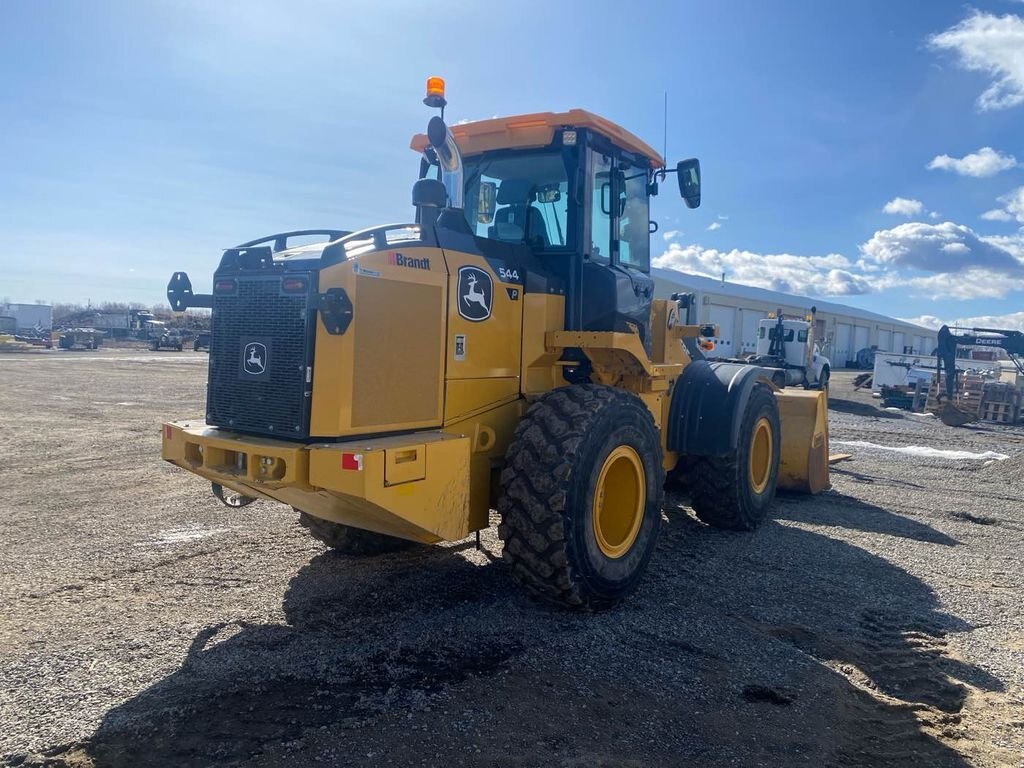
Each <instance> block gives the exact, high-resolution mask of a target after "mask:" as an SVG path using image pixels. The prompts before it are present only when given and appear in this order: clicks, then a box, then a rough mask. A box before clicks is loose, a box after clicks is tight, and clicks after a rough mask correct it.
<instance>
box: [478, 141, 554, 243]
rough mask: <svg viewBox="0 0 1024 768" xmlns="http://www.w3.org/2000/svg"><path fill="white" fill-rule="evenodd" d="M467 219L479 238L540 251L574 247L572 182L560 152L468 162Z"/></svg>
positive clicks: (497, 155) (499, 155) (507, 154)
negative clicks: (570, 204)
mask: <svg viewBox="0 0 1024 768" xmlns="http://www.w3.org/2000/svg"><path fill="white" fill-rule="evenodd" d="M463 165H464V174H465V176H464V178H465V180H466V181H465V185H466V186H465V190H466V191H465V204H464V205H465V211H466V220H467V221H468V222H469V226H470V228H471V229H472V230H473V232H474V233H475V234H476V236H477V237H484V238H487V239H489V240H498V241H501V242H505V243H524V244H526V245H529V246H530V247H531V248H533V249H534V250H535V251H550V250H564V249H565V248H567V247H569V245H570V243H569V227H568V217H569V181H568V176H567V174H566V170H565V162H564V161H563V159H562V155H561V153H560V152H522V151H516V152H499V153H493V154H484V155H478V156H475V157H469V158H466V159H465V160H464V163H463Z"/></svg>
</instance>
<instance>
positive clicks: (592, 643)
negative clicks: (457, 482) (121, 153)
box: [0, 350, 1024, 767]
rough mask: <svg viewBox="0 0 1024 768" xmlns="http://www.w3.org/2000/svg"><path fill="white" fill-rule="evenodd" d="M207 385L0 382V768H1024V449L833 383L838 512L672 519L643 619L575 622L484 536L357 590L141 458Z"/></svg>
mask: <svg viewBox="0 0 1024 768" xmlns="http://www.w3.org/2000/svg"><path fill="white" fill-rule="evenodd" d="M205 360H206V358H205V356H204V355H202V354H193V353H189V352H185V353H173V352H168V353H164V352H161V353H150V352H138V351H133V352H127V351H115V350H103V351H99V352H88V353H86V352H82V353H67V352H65V353H56V352H55V353H53V354H37V355H24V356H15V355H7V356H3V357H0V381H2V382H3V386H2V388H0V455H2V456H3V457H4V461H3V462H2V464H0V485H2V487H3V488H4V494H3V500H2V502H0V505H2V509H0V513H2V515H0V520H2V521H3V522H2V531H3V534H2V536H0V575H2V578H0V600H2V605H3V611H2V614H0V661H2V664H0V755H2V756H3V757H0V762H4V763H6V764H9V765H53V766H62V765H67V766H145V765H186V764H187V765H205V764H210V763H218V764H225V765H231V764H235V763H246V764H249V765H254V766H264V765H266V766H271V765H296V766H298V765H303V766H305V765H309V764H311V763H323V764H339V765H360V766H364V765H365V766H380V765H428V766H433V765H446V766H648V765H651V766H833V765H835V766H929V767H932V766H1021V765H1024V758H1022V757H1021V755H1024V607H1022V600H1021V598H1022V594H1024V569H1022V567H1021V564H1022V562H1024V550H1022V545H1024V430H1022V429H1016V430H1015V429H1010V428H1002V429H1000V428H993V427H989V426H987V425H986V426H985V427H981V426H978V427H975V428H968V429H961V430H951V429H950V428H947V427H944V426H943V425H942V424H940V423H937V422H936V421H935V420H934V419H929V418H925V417H920V416H902V415H900V414H893V413H887V412H884V411H879V410H878V409H877V406H876V405H875V403H874V401H872V400H871V399H870V397H869V396H867V395H865V394H863V393H853V392H852V391H851V389H850V386H849V381H850V378H851V377H850V376H849V375H847V374H844V373H842V374H837V375H836V376H835V379H834V385H835V386H834V389H833V403H832V413H831V429H832V438H833V440H834V444H833V451H834V452H836V451H843V452H849V453H851V454H853V458H852V459H851V460H850V461H847V462H844V463H842V464H839V465H837V466H836V467H834V470H833V484H834V490H833V491H831V492H829V493H826V494H824V495H822V496H819V497H815V498H807V497H798V496H788V497H782V498H780V499H779V500H778V502H777V504H776V508H775V514H774V519H773V520H772V521H770V522H769V523H768V524H767V525H766V526H765V527H764V528H763V529H761V530H760V531H758V532H757V533H755V534H732V533H725V532H722V531H717V530H714V529H710V528H707V527H704V526H702V525H701V524H699V523H698V522H697V521H696V520H695V519H694V518H693V517H692V516H691V515H690V514H689V513H688V511H687V509H686V507H685V499H681V498H670V499H669V504H668V505H667V508H666V512H665V515H666V521H665V525H664V528H663V532H662V538H661V542H660V544H659V547H658V551H657V553H656V555H655V559H654V561H653V563H652V567H651V569H650V571H649V575H648V576H647V578H646V579H645V581H644V583H643V585H642V587H641V589H640V591H639V592H638V594H636V595H635V596H634V598H633V599H631V600H630V601H629V602H627V603H626V604H625V605H624V606H623V607H622V608H620V609H619V610H616V611H613V612H610V613H606V614H599V615H575V614H570V613H564V612H560V611H557V610H551V609H548V608H545V607H542V606H539V605H538V604H536V603H534V602H532V601H531V600H529V599H528V598H526V597H524V596H523V595H522V594H521V593H520V591H519V590H518V589H517V588H516V587H515V586H514V585H513V584H512V582H511V580H510V577H509V574H508V573H507V572H506V569H505V567H504V566H503V565H502V564H501V563H500V561H499V560H498V559H496V558H498V556H499V553H500V544H499V542H498V540H497V536H496V531H495V528H494V527H493V526H492V528H491V529H490V530H489V531H487V532H485V534H484V536H483V545H484V549H483V551H477V550H476V549H475V547H474V546H473V544H472V542H464V543H460V544H454V545H449V546H443V547H433V548H420V549H414V550H412V551H407V552H404V553H401V554H396V555H390V556H386V557H383V558H379V559H375V560H349V559H345V558H341V557H338V556H335V555H332V554H331V553H329V552H327V551H325V549H324V548H323V547H322V546H321V545H320V544H318V543H317V542H315V541H314V540H312V539H310V538H309V537H308V536H307V535H305V533H304V532H303V530H302V529H301V528H300V527H299V526H298V524H297V522H296V518H295V516H294V515H293V513H292V512H291V510H289V509H287V508H285V507H282V506H277V505H272V504H269V503H266V502H260V503H258V504H254V505H252V506H250V507H247V508H245V509H242V510H234V511H232V510H228V509H226V508H224V507H222V506H221V505H220V504H219V503H218V502H217V501H216V500H215V499H214V498H213V497H212V496H211V495H210V493H209V490H208V487H207V486H206V485H204V483H203V482H202V481H200V480H199V479H198V478H196V477H195V476H192V475H190V474H188V473H186V472H183V471H179V470H177V469H175V468H173V467H171V466H170V465H167V464H165V463H163V462H161V461H160V459H159V434H158V429H159V424H160V422H161V421H162V420H165V419H169V418H181V417H186V416H190V415H195V414H199V413H201V412H202V401H203V398H204V394H205V393H204V384H205V372H206V366H205ZM876 446H883V448H879V447H876ZM905 446H925V447H932V448H938V449H942V450H963V451H969V452H973V453H984V452H988V451H992V452H996V453H999V454H1003V455H1007V456H1010V457H1011V458H1010V459H1008V460H1005V461H996V462H991V461H990V462H986V461H985V460H981V459H950V458H944V457H940V458H936V457H929V456H921V455H917V454H916V453H915V452H898V451H892V450H887V449H886V448H893V447H905Z"/></svg>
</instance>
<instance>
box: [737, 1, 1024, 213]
mask: <svg viewBox="0 0 1024 768" xmlns="http://www.w3.org/2000/svg"><path fill="white" fill-rule="evenodd" d="M1021 2H1024V0H1021ZM718 218H719V219H721V220H722V221H728V220H729V217H728V216H723V215H722V214H718Z"/></svg>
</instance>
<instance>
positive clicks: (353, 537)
mask: <svg viewBox="0 0 1024 768" xmlns="http://www.w3.org/2000/svg"><path fill="white" fill-rule="evenodd" d="M296 512H299V510H296ZM299 524H300V525H301V526H302V527H303V528H305V529H306V530H307V531H309V533H310V535H312V536H313V538H314V539H317V540H318V541H321V542H323V543H324V544H326V545H327V546H328V547H330V548H331V549H333V550H334V551H335V552H338V553H339V554H342V555H351V556H353V557H372V556H373V555H384V554H387V553H388V552H397V551H398V550H400V549H406V548H408V547H411V546H413V545H414V544H415V543H416V542H414V541H408V540H406V539H399V538H396V537H395V536H386V535H384V534H383V533H374V532H373V531H365V530H363V529H362V528H353V527H352V526H351V525H344V524H342V523H333V522H331V521H330V520H323V519H322V518H319V517H315V516H314V515H308V514H306V513H305V512H299Z"/></svg>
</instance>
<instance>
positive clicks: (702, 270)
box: [653, 243, 872, 296]
mask: <svg viewBox="0 0 1024 768" xmlns="http://www.w3.org/2000/svg"><path fill="white" fill-rule="evenodd" d="M653 263H654V266H656V267H663V268H666V269H677V270H680V271H681V272H688V273H690V274H696V275H703V276H705V277H712V278H718V277H720V276H721V274H722V273H723V272H725V273H726V274H727V275H728V276H729V280H731V281H733V282H736V283H740V284H742V285H752V286H755V287H758V288H767V289H769V290H773V291H782V292H784V293H797V294H809V295H815V296H855V295H858V294H863V293H870V292H871V290H872V286H871V283H870V281H869V280H868V279H867V278H865V277H863V276H860V275H856V274H854V273H853V272H852V271H850V269H849V268H850V266H851V265H850V262H849V260H848V259H847V258H846V257H844V256H841V255H840V254H837V253H834V254H829V255H828V256H794V255H792V254H788V253H779V254H761V253H754V252H752V251H740V250H736V249H733V250H731V251H719V250H718V249H716V248H705V247H703V246H700V245H687V246H681V245H679V244H678V243H672V244H671V245H670V246H669V249H668V250H667V251H665V252H664V253H663V254H662V255H661V256H658V257H655V259H654V262H653Z"/></svg>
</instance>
